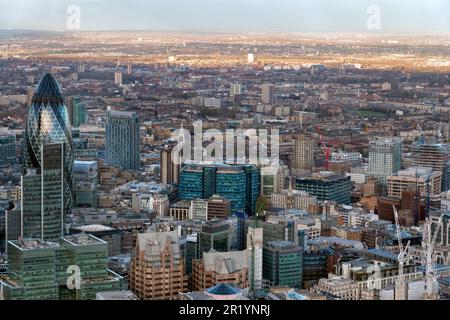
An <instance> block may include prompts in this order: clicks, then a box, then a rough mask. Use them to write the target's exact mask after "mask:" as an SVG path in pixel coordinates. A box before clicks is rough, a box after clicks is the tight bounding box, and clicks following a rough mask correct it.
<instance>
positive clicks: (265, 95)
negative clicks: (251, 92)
mask: <svg viewBox="0 0 450 320" xmlns="http://www.w3.org/2000/svg"><path fill="white" fill-rule="evenodd" d="M261 89H262V94H261V97H262V101H263V103H265V104H273V103H274V102H275V98H274V85H273V84H263V85H262V86H261Z"/></svg>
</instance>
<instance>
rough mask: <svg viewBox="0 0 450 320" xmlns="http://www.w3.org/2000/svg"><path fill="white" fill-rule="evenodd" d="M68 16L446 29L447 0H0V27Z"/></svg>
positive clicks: (142, 26) (296, 28) (127, 22)
mask: <svg viewBox="0 0 450 320" xmlns="http://www.w3.org/2000/svg"><path fill="white" fill-rule="evenodd" d="M71 5H75V6H78V8H79V9H80V15H79V17H80V19H79V20H73V19H74V18H75V19H77V15H72V14H68V13H67V9H68V7H69V6H71ZM374 6H375V9H374ZM368 10H369V11H368ZM374 10H375V11H374ZM70 19H71V20H70ZM374 19H375V20H374ZM68 20H69V21H71V22H70V23H71V24H70V25H71V26H72V28H73V26H77V28H78V26H79V28H80V29H79V30H81V31H92V30H155V31H163V30H165V31H255V32H267V31H286V32H287V31H289V32H354V33H366V32H368V33H371V32H372V33H416V34H431V33H433V34H434V33H448V34H450V1H448V0H0V29H21V30H24V29H27V30H55V31H63V30H68V23H67V22H68ZM73 21H79V24H73ZM70 28H71V27H69V29H70ZM77 30H78V29H77Z"/></svg>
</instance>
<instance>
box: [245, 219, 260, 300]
mask: <svg viewBox="0 0 450 320" xmlns="http://www.w3.org/2000/svg"><path fill="white" fill-rule="evenodd" d="M247 255H248V257H247V258H248V262H247V264H248V283H249V287H250V292H251V293H252V294H255V293H257V292H259V291H261V290H262V278H263V229H262V228H255V227H249V228H248V232H247Z"/></svg>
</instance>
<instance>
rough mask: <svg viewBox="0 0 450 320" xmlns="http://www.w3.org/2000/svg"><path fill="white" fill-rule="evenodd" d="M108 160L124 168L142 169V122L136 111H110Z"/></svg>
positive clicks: (107, 132) (108, 121) (107, 139)
mask: <svg viewBox="0 0 450 320" xmlns="http://www.w3.org/2000/svg"><path fill="white" fill-rule="evenodd" d="M106 162H107V163H108V164H109V165H113V166H118V167H120V168H121V169H123V170H136V171H139V170H140V165H141V163H140V162H141V137H140V122H139V118H138V117H137V115H136V113H135V112H121V111H108V114H107V120H106Z"/></svg>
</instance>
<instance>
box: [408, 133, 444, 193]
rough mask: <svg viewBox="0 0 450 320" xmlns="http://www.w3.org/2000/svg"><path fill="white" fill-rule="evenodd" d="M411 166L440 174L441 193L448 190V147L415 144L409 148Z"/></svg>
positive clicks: (435, 144) (433, 144) (427, 143)
mask: <svg viewBox="0 0 450 320" xmlns="http://www.w3.org/2000/svg"><path fill="white" fill-rule="evenodd" d="M411 153H412V161H411V165H412V166H416V167H425V168H432V169H433V170H434V171H441V172H442V185H441V191H446V190H449V189H450V146H449V145H448V144H444V143H430V142H426V143H424V144H420V143H416V144H413V145H412V146H411Z"/></svg>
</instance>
